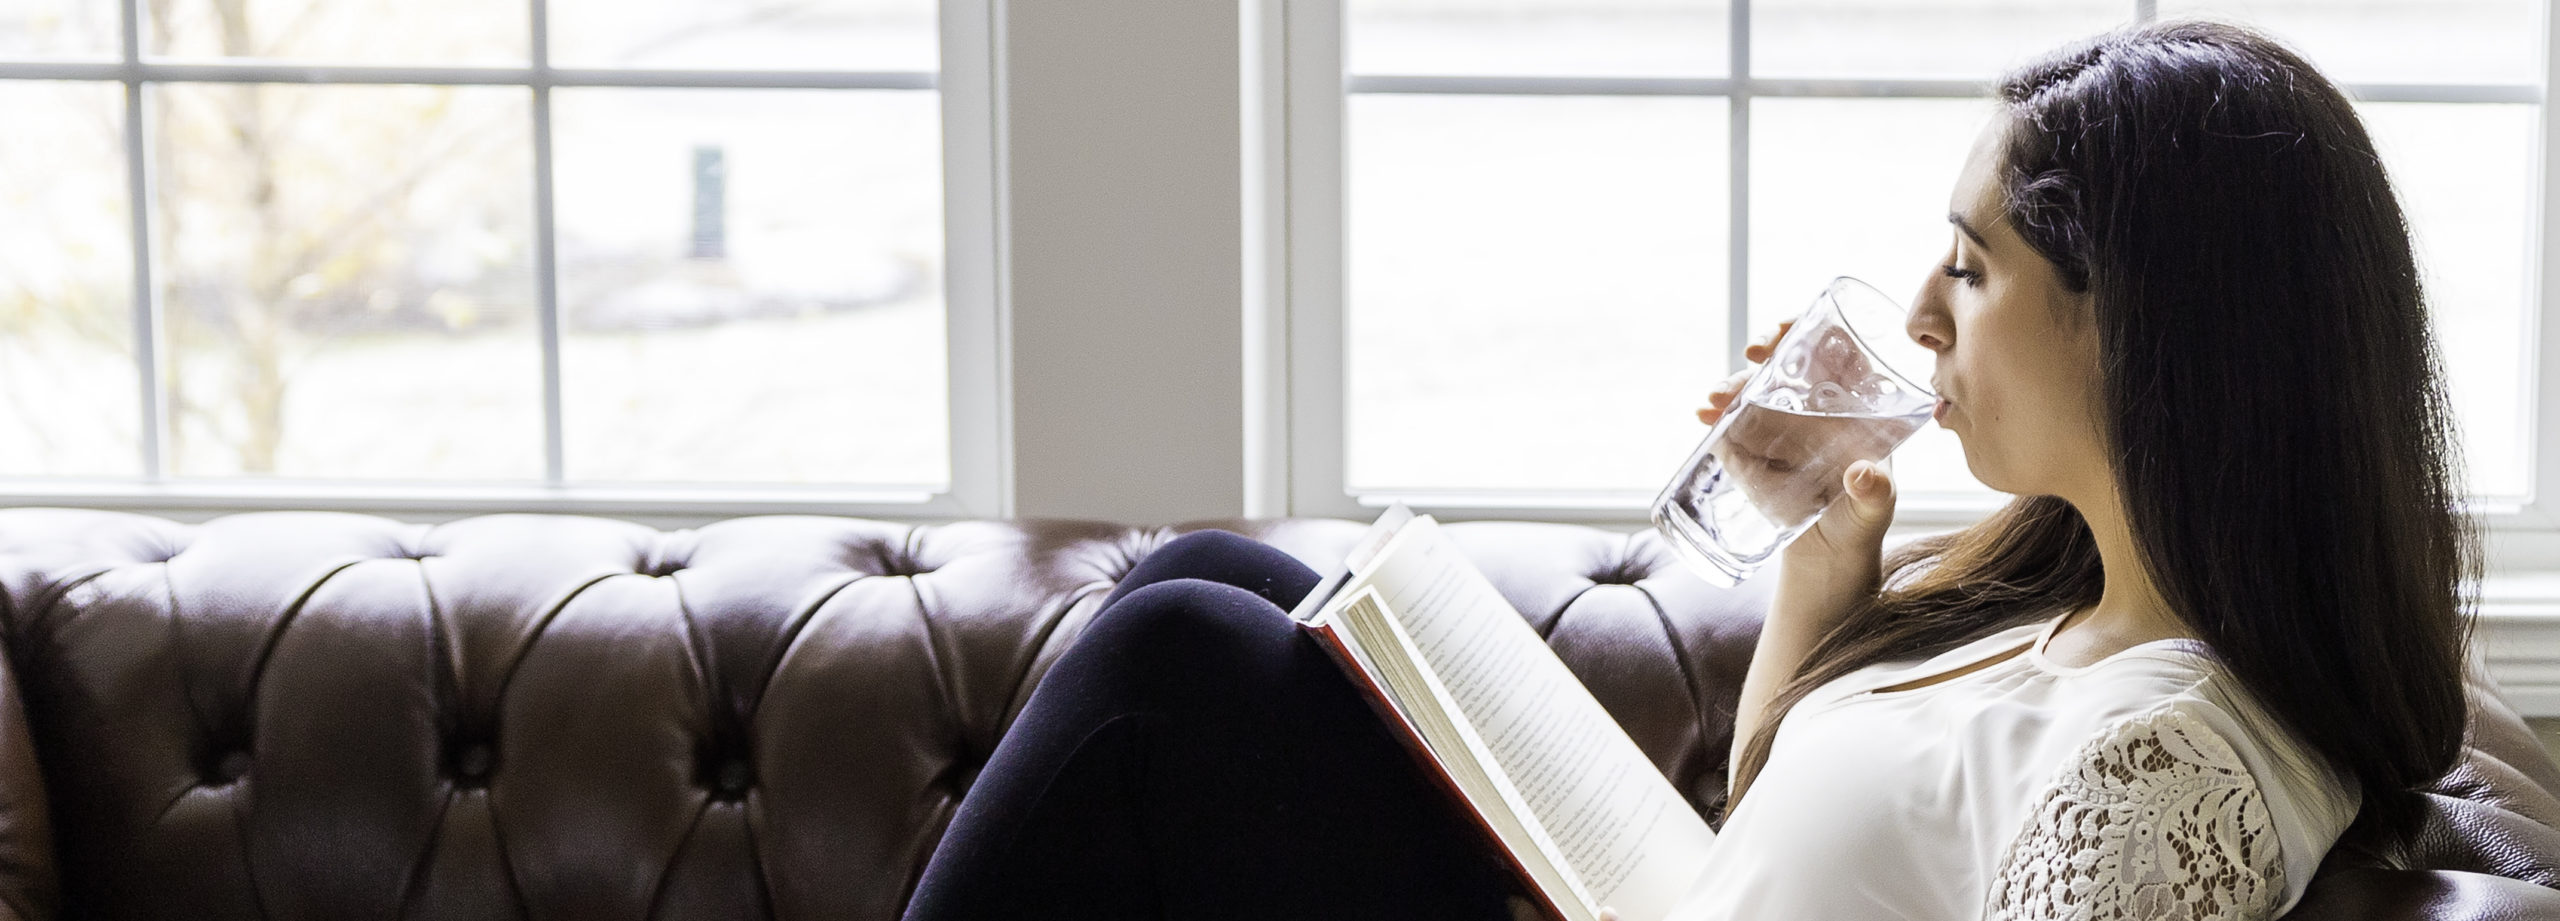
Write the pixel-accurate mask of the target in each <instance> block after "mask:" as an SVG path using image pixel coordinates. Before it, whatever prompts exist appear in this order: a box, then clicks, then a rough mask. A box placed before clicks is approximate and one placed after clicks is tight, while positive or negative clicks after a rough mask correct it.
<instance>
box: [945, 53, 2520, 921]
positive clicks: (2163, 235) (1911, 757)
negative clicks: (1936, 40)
mask: <svg viewBox="0 0 2560 921" xmlns="http://www.w3.org/2000/svg"><path fill="white" fill-rule="evenodd" d="M1997 98H1998V100H1999V102H2000V106H1999V111H1998V114H1997V115H1996V116H1995V117H1994V118H1993V119H1992V120H1991V123H1990V124H1989V125H1988V126H1986V127H1985V129H1984V131H1983V133H1982V135H1981V137H1980V140H1979V141H1978V142H1977V143H1976V145H1975V147H1974V150H1973V153H1972V155H1971V157H1970V158H1969V160H1968V162H1967V164H1966V166H1965V169H1964V171H1963V173H1962V175H1961V176H1960V177H1959V178H1958V180H1957V184H1956V188H1955V191H1954V194H1953V195H1952V197H1951V199H1950V214H1949V219H1950V223H1951V225H1952V226H1951V227H1950V236H1951V238H1952V239H1953V241H1954V242H1953V245H1952V247H1951V249H1950V251H1949V253H1948V254H1947V258H1946V260H1945V263H1944V264H1943V265H1942V266H1941V267H1940V269H1939V270H1938V271H1937V272H1936V273H1933V274H1932V276H1931V277H1930V278H1929V280H1928V281H1927V283H1926V284H1925V285H1924V286H1923V287H1922V289H1921V292H1920V294H1919V296H1918V297H1917V298H1916V299H1915V300H1914V302H1913V309H1912V315H1911V319H1910V324H1909V328H1908V333H1909V335H1910V336H1911V337H1912V338H1913V339H1914V340H1915V341H1917V342H1919V343H1921V344H1922V345H1924V346H1927V347H1929V348H1930V349H1932V350H1934V351H1935V352H1936V353H1937V356H1938V368H1937V373H1936V375H1935V377H1936V384H1937V385H1938V388H1939V390H1940V392H1941V394H1942V395H1944V396H1945V398H1946V400H1947V402H1946V404H1945V405H1944V406H1942V408H1941V414H1940V421H1941V424H1942V425H1944V426H1945V427H1946V428H1947V429H1949V430H1950V431H1952V432H1954V433H1955V434H1956V435H1957V436H1958V437H1959V438H1960V439H1961V440H1962V442H1963V445H1964V451H1965V459H1966V462H1967V464H1968V465H1969V466H1970V467H1971V469H1972V470H1973V472H1974V474H1975V476H1976V477H1978V478H1979V479H1981V480H1982V481H1983V482H1984V483H1986V484H1988V485H1990V486H1992V487H1994V488H1996V489H2000V490H2002V491H2005V492H2009V493H2012V494H2015V495H2017V496H2019V497H2020V498H2018V499H2016V500H2015V501H2013V502H2011V503H2010V504H2009V505H2008V506H2007V507H2005V508H2004V509H2002V510H2001V511H2000V512H1998V513H1996V514H1994V515H1993V516H1991V517H1990V518H1988V519H1986V520H1985V521H1983V522H1982V523H1980V524H1978V525H1976V526H1974V527H1971V528H1967V529H1965V530H1963V531H1960V532H1957V533H1954V534H1950V535H1945V536H1941V537H1936V538H1931V539H1926V540H1921V541H1915V542H1913V543H1911V544H1908V545H1905V546H1903V547H1901V548H1899V549H1897V550H1896V551H1895V552H1894V553H1892V554H1890V555H1887V554H1884V553H1883V552H1882V548H1881V544H1882V538H1883V535H1884V529H1885V526H1886V524H1887V523H1889V522H1890V521H1891V519H1892V510H1893V488H1892V484H1891V483H1890V482H1889V478H1888V477H1887V476H1886V474H1885V473H1884V472H1883V471H1882V470H1880V469H1878V468H1876V467H1875V466H1874V465H1870V464H1858V465H1854V466H1853V467H1852V468H1851V469H1850V470H1849V471H1847V472H1846V473H1845V474H1844V483H1843V487H1844V491H1845V493H1846V497H1847V498H1846V499H1844V500H1843V501H1840V502H1837V503H1835V504H1833V505H1832V506H1831V507H1830V508H1829V509H1828V510H1827V511H1826V512H1825V513H1824V515H1823V517H1822V519H1821V520H1820V522H1819V523H1818V524H1817V525H1816V526H1815V527H1814V529H1813V530H1811V531H1809V532H1808V533H1807V534H1806V535H1805V537H1803V538H1802V539H1800V540H1798V541H1797V542H1796V543H1795V544H1793V545H1791V546H1790V547H1788V549H1787V550H1786V551H1785V554H1784V557H1783V559H1782V561H1781V564H1780V565H1781V572H1780V574H1779V577H1778V578H1779V585H1778V589H1777V593H1776V594H1775V596H1774V597H1773V600H1772V602H1771V606H1770V611H1769V615H1768V622H1767V625H1766V627H1765V628H1764V630H1763V632H1762V634H1761V637H1760V641H1759V647H1758V650H1757V652H1756V654H1755V657H1754V660H1753V662H1752V666H1751V671H1750V674H1749V676H1748V678H1747V679H1746V680H1745V682H1744V687H1743V692H1742V698H1741V706H1740V710H1739V713H1738V715H1737V721H1736V727H1735V732H1736V735H1735V739H1736V745H1735V757H1734V765H1735V769H1734V771H1733V772H1732V776H1733V783H1734V787H1733V790H1732V795H1731V797H1729V799H1728V802H1727V806H1726V810H1725V812H1724V815H1723V816H1722V817H1721V818H1722V822H1721V826H1722V828H1721V831H1720V834H1719V838H1718V840H1717V844H1716V848H1715V851H1714V855H1713V856H1712V857H1711V858H1710V860H1709V861H1708V866H1706V867H1703V868H1702V873H1701V877H1700V879H1699V881H1698V883H1697V885H1696V886H1695V887H1694V891H1693V895H1692V897H1691V899H1690V900H1689V902H1688V903H1687V904H1685V905H1684V906H1683V909H1682V911H1681V912H1680V913H1679V916H1680V917H1683V918H1726V917H1749V918H1760V917H1769V918H1794V917H1822V918H1886V917H1894V918H1950V919H1952V918H1974V917H1985V916H1990V917H2048V916H2052V917H2076V918H2117V917H2157V916H2161V915H2164V914H2169V913H2173V912H2176V911H2181V910H2182V911H2184V912H2185V916H2188V917H2195V918H2264V917H2271V916H2273V915H2275V914H2278V913H2281V912H2282V911H2283V910H2285V909H2287V908H2290V907H2291V906H2292V905H2293V904H2294V902H2295V901H2296V900H2298V899H2299V898H2300V897H2301V894H2302V889H2303V886H2304V884H2305V883H2306V882H2307V881H2308V878H2309V876H2310V875H2311V871H2312V869H2313V868H2315V867H2317V866H2318V865H2319V863H2320V860H2321V858H2322V856H2323V855H2324V854H2325V853H2326V852H2328V851H2329V850H2330V849H2331V848H2333V847H2335V846H2340V845H2342V844H2344V845H2350V846H2354V847H2357V848H2359V849H2362V850H2368V851H2370V852H2371V853H2372V854H2373V855H2376V856H2378V857H2381V858H2383V859H2386V860H2387V859H2389V858H2390V857H2391V856H2392V855H2393V853H2394V851H2395V847H2396V846H2397V845H2398V844H2400V843H2401V842H2404V841H2405V840H2406V839H2408V838H2409V837H2410V836H2411V835H2412V834H2413V832H2414V829H2415V827H2416V824H2417V821H2418V819H2419V799H2418V796H2417V795H2416V794H2415V793H2414V792H2413V790H2412V788H2413V787H2415V786H2417V785H2420V784H2424V783H2426V782H2428V781H2430V780H2432V779H2434V778H2436V777H2438V776H2440V775H2442V774H2443V773H2444V772H2445V771H2446V770H2447V769H2449V768H2450V767H2451V766H2452V765H2453V764H2454V762H2455V760H2456V758H2457V757H2458V756H2459V753H2460V748H2461V744H2462V733H2463V724H2464V717H2465V705H2464V697H2463V684H2462V677H2463V668H2464V662H2465V659H2466V655H2467V653H2466V650H2467V644H2468V642H2469V627H2468V622H2467V620H2466V619H2465V618H2464V617H2463V616H2462V615H2461V613H2460V611H2459V607H2458V594H2457V593H2458V591H2459V589H2460V587H2461V584H2462V582H2463V581H2464V580H2466V579H2469V578H2473V577H2474V576H2475V575H2476V570H2477V567H2478V552H2477V549H2476V546H2475V544H2474V536H2473V535H2472V533H2471V532H2470V531H2469V529H2468V528H2467V526H2466V524H2465V522H2464V521H2463V519H2461V518H2460V517H2459V516H2458V515H2457V514H2456V513H2455V512H2454V511H2453V510H2452V509H2453V505H2454V502H2455V501H2456V499H2457V498H2458V497H2459V496H2460V495H2461V492H2460V490H2459V488H2458V484H2457V482H2456V481H2455V476H2454V471H2455V470H2456V469H2457V468H2456V464H2455V463H2454V461H2453V459H2452V451H2453V448H2452V444H2451V435H2450V432H2451V429H2450V422H2449V414H2448V408H2447V404H2446V398H2445V394H2444V390H2443V388H2442V385H2441V383H2440V377H2439V373H2438V369H2437V368H2436V359H2435V356H2434V354H2433V347H2432V345H2431V342H2430V337H2429V334H2428V328H2427V323H2426V316H2425V311H2424V307H2423V303H2422V301H2421V298H2420V292H2419V287H2418V281H2417V271H2416V268H2415V265H2414V263H2413V260H2412V256H2411V251H2410V245H2409V241H2408V236H2407V232H2406V229H2405V226H2404V224H2403V222H2402V218H2401V213H2400V210H2399V207H2398V205H2397V203H2396V201H2395V199H2394V197H2393V195H2392V192H2391V189H2390V186H2389V184H2388V182H2387V181H2386V178H2385V176H2384V174H2383V171H2382V168H2381V166H2380V164H2379V162H2378V160H2377V159H2376V157H2375V156H2374V153H2373V148H2372V144H2371V141H2370V139H2369V138H2368V137H2367V136H2366V134H2365V131H2364V129H2363V127H2362V126H2361V125H2360V124H2359V123H2358V121H2357V119H2356V117H2355V114H2354V111H2353V109H2352V107H2351V106H2350V105H2349V104H2348V103H2347V101H2346V100H2345V99H2344V98H2343V97H2342V96H2341V95H2340V94H2339V93H2338V91H2337V90H2336V89H2335V88H2334V87H2333V86H2332V85H2331V84H2330V83H2329V82H2328V81H2327V80H2326V79H2324V78H2322V77H2321V76H2320V75H2319V74H2318V73H2317V72H2316V71H2314V70H2313V69H2312V68H2311V67H2310V66H2309V65H2308V64H2306V63H2304V62H2303V61H2302V59H2301V58H2300V57H2298V56H2296V55H2295V54H2293V53H2291V52H2289V51H2287V50H2285V49H2284V48H2282V47H2281V46H2279V45H2277V44H2275V43H2273V42H2271V41H2269V40H2267V39H2265V38H2262V37H2260V36H2257V35H2254V34H2252V33H2249V32H2247V31H2245V30H2241V29H2238V28H2235V27H2230V26H2222V25H2216V24H2210V23H2195V22H2172V23H2158V24H2150V25H2143V26H2137V27H2130V28H2127V29H2124V30H2119V31H2117V32H2114V33H2110V34H2107V35H2102V36H2099V37H2096V38H2093V39H2090V40H2086V41H2083V42H2079V43H2075V44H2073V45H2070V46H2067V47H2065V48H2062V49H2060V50H2058V51H2056V52H2053V53H2052V54H2050V55H2048V56H2046V57H2045V58H2044V59H2042V60H2040V61H2037V62H2035V63H2033V64H2030V65H2028V66H2026V67H2024V68H2021V69H2019V70H2017V71H2015V72H2014V73H2012V74H2010V75H2009V76H2007V77H2006V78H2004V79H2003V80H2002V81H2001V82H2000V84H1999V86H1998V92H1997ZM1781 332H1783V327H1782V328H1781ZM1751 352H1752V356H1751V357H1752V358H1753V360H1755V361H1756V360H1761V359H1762V358H1765V356H1766V354H1767V345H1766V342H1764V343H1763V344H1761V345H1758V346H1755V347H1754V348H1753V349H1752V350H1751ZM1738 385H1739V379H1737V380H1734V381H1728V382H1727V383H1726V384H1725V385H1724V386H1723V387H1720V388H1719V389H1718V390H1717V392H1716V393H1715V394H1713V395H1712V396H1711V397H1710V403H1711V404H1713V405H1711V406H1710V407H1709V408H1707V409H1702V410H1700V413H1699V415H1700V418H1701V419H1703V420H1707V421H1713V420H1714V419H1715V418H1717V417H1718V416H1720V414H1721V411H1722V409H1721V408H1722V407H1723V406H1724V405H1726V404H1728V403H1729V402H1730V401H1731V399H1732V395H1733V393H1734V391H1735V390H1736V389H1737V387H1738ZM1315 581H1316V580H1315V576H1314V574H1313V573H1311V572H1308V571H1307V570H1306V569H1305V568H1304V567H1302V566H1299V565H1297V564H1296V563H1294V562H1293V561H1291V560H1289V559H1288V558H1287V557H1286V556H1284V555H1282V554H1279V553H1278V552H1276V551H1273V550H1271V549H1270V548H1267V547H1264V546H1262V545H1259V544H1255V543H1253V542H1250V541H1246V540H1243V539H1241V538H1237V537H1235V536H1234V535H1228V534H1223V533H1221V532H1203V533H1201V534H1195V535H1190V536H1186V537H1184V538H1182V539H1180V540H1177V541H1174V542H1173V543H1172V544H1169V545H1168V546H1167V547H1166V548H1164V549H1163V550H1162V551H1160V552H1158V553H1157V554H1156V555H1154V556H1150V557H1149V558H1148V559H1147V560H1146V561H1145V562H1144V563H1143V564H1141V566H1140V567H1139V571H1138V572H1135V573H1132V574H1131V576H1130V578H1129V579H1128V580H1126V581H1124V582H1123V583H1122V584H1121V585H1120V587H1119V590H1118V591H1117V592H1115V594H1114V597H1113V598H1112V599H1110V601H1109V602H1107V603H1106V606H1105V611H1104V613H1103V614H1102V615H1100V616H1099V617H1098V618H1097V620H1096V622H1095V624H1094V625H1093V627H1092V628H1091V631H1090V632H1089V633H1088V634H1087V635H1086V636H1085V637H1083V638H1082V639H1081V640H1079V641H1078V643H1077V644H1076V646H1075V647H1074V648H1073V649H1072V650H1071V651H1070V652H1069V653H1068V654H1067V655H1066V656H1064V657H1062V658H1061V659H1060V661H1059V663H1058V664H1057V666H1056V667H1055V669H1054V670H1053V671H1052V672H1051V673H1050V674H1049V676H1048V677H1047V678H1046V679H1045V680H1044V681H1043V682H1042V684H1041V686H1040V688H1039V689H1038V691H1037V692H1036V693H1035V694H1034V695H1033V697H1032V699H1031V701H1030V702H1029V703H1028V704H1027V705H1026V707H1025V709H1024V711H1023V714H1022V716H1021V717H1020V719H1019V721H1018V722H1017V723H1016V725H1015V727H1014V729H1013V730H1012V732H1011V734H1009V735H1008V736H1007V737H1006V739H1005V741H1004V743H1003V744H1002V745H1001V746H999V748H998V749H997V751H996V752H995V753H994V755H993V757H992V758H991V760H990V761H989V763H988V765H987V768H986V771H985V772H984V774H982V776H981V777H980V779H979V781H978V784H977V786H976V787H975V788H974V789H973V790H972V791H971V792H970V794H969V796H968V798H967V800H966V801H965V802H964V803H963V804H962V805H961V808H960V812H959V814H958V816H956V817H955V819H954V820H953V823H952V826H951V829H950V831H949V832H948V833H947V834H946V836H945V837H944V839H943V842H942V846H941V849H940V850H939V851H937V853H936V854H935V856H934V859H933V862H932V863H931V864H930V865H929V867H928V868H927V870H926V872H925V875H924V878H923V880H922V881H921V883H920V887H919V890H918V892H917V895H916V898H915V900H914V902H913V904H912V905H911V907H910V912H909V917H910V918H915V919H919V921H927V919H942V918H962V917H969V918H976V917H1156V916H1166V917H1271V918H1303V917H1319V916H1320V917H1382V918H1383V917H1399V918H1411V917H1473V918H1499V917H1502V916H1503V914H1504V913H1505V908H1504V903H1503V901H1502V899H1501V898H1500V895H1501V894H1503V893H1508V892H1512V891H1514V890H1513V888H1512V885H1511V883H1510V881H1509V880H1507V879H1506V878H1504V877H1502V876H1501V875H1500V873H1499V872H1498V870H1497V869H1496V865H1495V864H1494V863H1493V862H1492V860H1491V859H1490V858H1489V857H1488V856H1486V854H1485V852H1484V851H1483V850H1482V849H1481V847H1480V846H1479V845H1478V844H1477V843H1476V839H1475V838H1474V837H1473V836H1472V834H1471V833H1470V832H1469V831H1468V830H1467V829H1466V828H1465V827H1463V826H1462V825H1461V824H1460V822H1459V821H1458V820H1457V819H1456V818H1454V817H1453V810H1451V809H1449V808H1447V807H1445V806H1443V805H1442V801H1441V800H1439V799H1438V798H1437V797H1438V795H1439V794H1437V793H1436V791H1433V790H1431V789H1429V788H1428V787H1426V786H1425V785H1424V784H1423V782H1422V781H1421V780H1420V779H1419V774H1418V772H1417V771H1416V770H1415V769H1414V768H1413V766H1412V765H1411V763H1410V761H1409V760H1408V758H1407V756H1406V755H1404V754H1403V753H1402V752H1401V751H1399V750H1397V749H1396V748H1395V746H1394V744H1393V743H1392V742H1391V741H1390V740H1389V739H1388V737H1387V736H1386V735H1385V734H1384V730H1383V729H1382V728H1380V724H1379V723H1378V721H1377V719H1376V718H1375V717H1373V716H1372V715H1371V714H1370V713H1369V712H1368V711H1367V710H1366V709H1365V708H1364V707H1363V705H1362V704H1361V702H1360V701H1359V699H1358V698H1357V697H1356V696H1354V695H1353V694H1352V692H1351V691H1350V690H1349V688H1348V686H1347V684H1346V682H1345V681H1344V680H1343V679H1342V678H1341V677H1340V675H1339V673H1338V672H1336V671H1335V669H1334V667H1333V665H1332V663H1331V662H1330V661H1328V660H1326V659H1325V658H1324V656H1323V654H1322V653H1321V652H1320V651H1319V650H1317V649H1316V648H1315V647H1314V646H1313V644H1312V643H1310V642H1308V641H1307V640H1306V639H1305V638H1303V637H1302V636H1300V635H1299V634H1298V633H1297V632H1296V631H1295V629H1294V627H1293V626H1292V625H1291V623H1290V622H1289V621H1288V619H1287V618H1286V617H1285V616H1284V615H1283V614H1282V612H1281V609H1282V608H1285V607H1287V606H1289V605H1291V604H1293V603H1294V602H1295V601H1296V600H1297V599H1298V598H1299V597H1301V596H1303V595H1304V593H1305V592H1306V591H1307V590H1308V588H1309V587H1310V586H1312V584H1313V583H1314V582H1315ZM1780 727H1783V731H1781V728H1780ZM1515 904H1516V903H1515Z"/></svg>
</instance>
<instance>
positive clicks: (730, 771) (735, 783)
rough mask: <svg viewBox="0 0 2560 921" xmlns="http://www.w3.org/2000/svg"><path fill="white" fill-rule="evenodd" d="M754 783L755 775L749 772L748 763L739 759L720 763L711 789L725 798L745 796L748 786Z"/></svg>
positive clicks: (712, 778) (713, 773) (712, 779)
mask: <svg viewBox="0 0 2560 921" xmlns="http://www.w3.org/2000/svg"><path fill="white" fill-rule="evenodd" d="M754 782H755V775H754V773H753V772H751V771H749V770H747V762H745V761H744V760H741V759H737V758H731V759H728V760H726V761H722V762H720V767H719V769H718V770H716V771H713V772H712V775H711V788H712V789H714V790H717V791H719V792H720V795H721V796H724V797H731V798H735V797H738V796H742V795H745V794H746V792H747V787H748V785H750V784H752V783H754Z"/></svg>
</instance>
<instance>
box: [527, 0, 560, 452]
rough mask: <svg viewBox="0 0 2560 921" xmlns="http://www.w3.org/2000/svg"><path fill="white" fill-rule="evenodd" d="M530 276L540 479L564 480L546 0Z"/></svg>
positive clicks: (537, 58) (537, 78) (536, 85)
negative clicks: (538, 369)
mask: <svg viewBox="0 0 2560 921" xmlns="http://www.w3.org/2000/svg"><path fill="white" fill-rule="evenodd" d="M530 5H531V8H532V17H533V21H532V24H531V31H530V34H529V36H528V39H529V41H530V42H531V47H530V48H528V49H527V50H528V51H529V52H530V58H531V61H532V63H533V79H532V81H531V88H532V91H533V278H534V311H535V317H536V319H535V326H536V327H538V328H539V329H540V330H541V334H542V481H543V482H545V483H549V484H551V485H554V486H557V485H560V484H561V483H562V482H564V481H565V480H566V479H567V472H566V463H565V460H564V456H565V452H564V450H563V449H562V447H561V434H560V433H561V427H562V424H561V419H560V266H559V263H558V260H557V259H555V258H554V253H553V248H552V241H553V238H554V224H553V221H552V203H551V35H550V33H551V4H550V2H549V0H533V2H532V3H531V4H530Z"/></svg>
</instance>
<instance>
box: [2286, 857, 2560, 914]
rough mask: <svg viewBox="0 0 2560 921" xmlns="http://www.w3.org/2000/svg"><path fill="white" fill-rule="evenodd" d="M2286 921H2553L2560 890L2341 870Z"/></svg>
mask: <svg viewBox="0 0 2560 921" xmlns="http://www.w3.org/2000/svg"><path fill="white" fill-rule="evenodd" d="M2284 917H2285V921H2524V919H2533V921H2552V919H2560V889H2551V888H2547V887H2544V886H2539V885H2535V884H2533V883H2528V882H2525V881H2523V880H2515V879H2508V878H2506V877H2503V876H2493V875H2490V874H2487V873H2470V872H2465V871H2462V870H2391V869H2384V868H2380V867H2357V868H2354V869H2341V870H2338V871H2336V872H2332V873H2326V874H2323V875H2321V877H2320V878H2319V879H2317V880H2314V881H2312V884H2311V888H2310V890H2309V891H2307V892H2305V893H2303V896H2302V902H2301V903H2300V904H2298V905H2295V906H2294V907H2293V910H2292V911H2290V912H2287V913H2285V916H2284Z"/></svg>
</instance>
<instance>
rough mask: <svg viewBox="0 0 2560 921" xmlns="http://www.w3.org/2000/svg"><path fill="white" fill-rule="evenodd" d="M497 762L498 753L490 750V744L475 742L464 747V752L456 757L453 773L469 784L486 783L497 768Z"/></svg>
mask: <svg viewBox="0 0 2560 921" xmlns="http://www.w3.org/2000/svg"><path fill="white" fill-rule="evenodd" d="M497 760H498V757H497V753H496V752H492V751H490V750H489V744H488V743H486V742H473V743H471V744H470V745H466V746H463V748H462V751H461V752H460V753H458V754H456V755H455V756H454V758H453V773H454V775H455V776H457V777H460V778H462V780H463V781H465V782H467V783H471V784H475V785H476V784H481V783H485V782H487V781H488V779H489V771H490V769H491V768H494V767H496V766H497Z"/></svg>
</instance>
